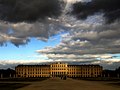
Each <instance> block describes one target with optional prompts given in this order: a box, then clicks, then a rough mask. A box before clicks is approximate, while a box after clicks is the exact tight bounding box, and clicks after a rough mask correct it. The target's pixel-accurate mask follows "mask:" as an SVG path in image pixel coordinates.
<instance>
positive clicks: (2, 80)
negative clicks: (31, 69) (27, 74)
mask: <svg viewBox="0 0 120 90" xmlns="http://www.w3.org/2000/svg"><path fill="white" fill-rule="evenodd" d="M46 79H48V78H3V79H0V82H6V81H7V82H32V81H43V80H46Z"/></svg>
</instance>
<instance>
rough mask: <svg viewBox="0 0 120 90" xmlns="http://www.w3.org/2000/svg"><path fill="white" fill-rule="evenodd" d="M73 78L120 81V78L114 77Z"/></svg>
mask: <svg viewBox="0 0 120 90" xmlns="http://www.w3.org/2000/svg"><path fill="white" fill-rule="evenodd" d="M73 79H77V80H88V81H120V78H112V77H95V78H73Z"/></svg>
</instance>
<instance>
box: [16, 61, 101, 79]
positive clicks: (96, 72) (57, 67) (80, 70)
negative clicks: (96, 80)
mask: <svg viewBox="0 0 120 90" xmlns="http://www.w3.org/2000/svg"><path fill="white" fill-rule="evenodd" d="M102 70H103V68H102V66H100V65H68V64H67V63H60V62H58V63H52V64H50V65H18V66H17V67H15V71H16V77H62V76H67V77H100V76H101V75H102Z"/></svg>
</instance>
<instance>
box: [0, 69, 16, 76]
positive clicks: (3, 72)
mask: <svg viewBox="0 0 120 90" xmlns="http://www.w3.org/2000/svg"><path fill="white" fill-rule="evenodd" d="M9 77H15V70H12V69H10V68H8V69H0V78H9Z"/></svg>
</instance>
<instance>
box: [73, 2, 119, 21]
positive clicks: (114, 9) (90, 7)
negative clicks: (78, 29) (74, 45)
mask: <svg viewBox="0 0 120 90" xmlns="http://www.w3.org/2000/svg"><path fill="white" fill-rule="evenodd" d="M119 4H120V1H119V0H91V2H77V3H75V4H74V5H73V11H72V14H73V15H76V16H77V18H79V19H86V18H87V17H88V16H90V15H94V14H95V13H98V12H101V13H104V17H105V18H106V21H107V23H111V22H113V21H115V20H117V19H120V5H119Z"/></svg>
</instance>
